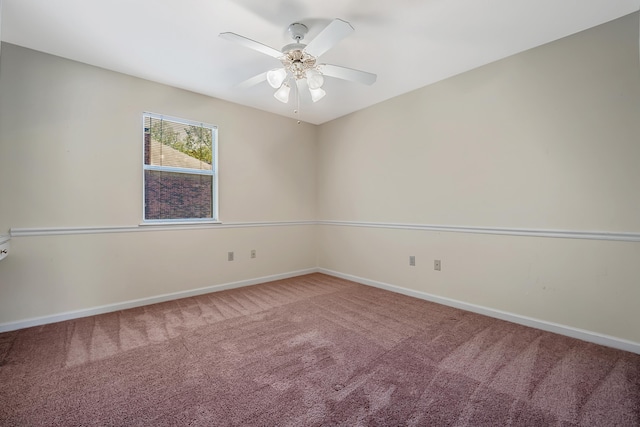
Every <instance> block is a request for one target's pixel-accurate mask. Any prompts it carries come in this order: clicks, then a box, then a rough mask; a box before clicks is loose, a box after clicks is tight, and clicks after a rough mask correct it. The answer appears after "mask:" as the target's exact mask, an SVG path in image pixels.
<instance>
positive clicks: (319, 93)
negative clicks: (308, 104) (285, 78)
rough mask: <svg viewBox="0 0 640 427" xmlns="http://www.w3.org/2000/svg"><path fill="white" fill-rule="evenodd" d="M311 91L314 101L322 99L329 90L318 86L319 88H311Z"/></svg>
mask: <svg viewBox="0 0 640 427" xmlns="http://www.w3.org/2000/svg"><path fill="white" fill-rule="evenodd" d="M309 92H310V93H311V100H312V101H313V102H318V101H320V100H321V99H322V98H324V96H325V95H326V94H327V92H325V91H324V89H322V88H317V89H311V88H310V89H309Z"/></svg>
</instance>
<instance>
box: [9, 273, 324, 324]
mask: <svg viewBox="0 0 640 427" xmlns="http://www.w3.org/2000/svg"><path fill="white" fill-rule="evenodd" d="M317 272H318V269H317V268H309V269H305V270H297V271H290V272H288V273H282V274H274V275H271V276H263V277H257V278H255V279H247V280H240V281H237V282H230V283H223V284H220V285H213V286H207V287H205V288H198V289H191V290H188V291H180V292H173V293H170V294H162V295H157V296H153V297H147V298H140V299H136V300H130V301H124V302H119V303H114V304H107V305H101V306H98V307H92V308H87V309H82V310H74V311H67V312H64V313H59V314H53V315H51V316H42V317H34V318H31V319H25V320H20V321H17V322H8V323H2V324H0V332H8V331H15V330H17V329H23V328H30V327H32V326H41V325H46V324H49V323H55V322H62V321H65V320H71V319H78V318H81V317H87V316H94V315H96V314H104V313H111V312H114V311H119V310H126V309H128V308H134V307H140V306H143V305H149V304H156V303H159V302H165V301H172V300H176V299H180V298H188V297H193V296H196V295H203V294H208V293H211V292H219V291H224V290H227V289H235V288H241V287H244V286H251V285H257V284H260V283H265V282H272V281H274V280H281V279H288V278H290V277H296V276H302V275H304V274H310V273H317Z"/></svg>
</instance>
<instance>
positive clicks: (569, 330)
mask: <svg viewBox="0 0 640 427" xmlns="http://www.w3.org/2000/svg"><path fill="white" fill-rule="evenodd" d="M317 271H318V272H320V273H324V274H328V275H330V276H335V277H339V278H341V279H346V280H351V281H352V282H357V283H360V284H363V285H368V286H374V287H376V288H381V289H385V290H388V291H391V292H396V293H399V294H403V295H408V296H411V297H415V298H420V299H423V300H426V301H431V302H435V303H438V304H442V305H447V306H450V307H455V308H459V309H461V310H466V311H471V312H473V313H478V314H483V315H485V316H489V317H494V318H496V319H501V320H506V321H508V322H512V323H517V324H519V325H524V326H529V327H532V328H536V329H541V330H543V331H548V332H553V333H556V334H560V335H565V336H568V337H571V338H577V339H579V340H582V341H587V342H591V343H594V344H599V345H604V346H607V347H612V348H617V349H619V350H624V351H630V352H632V353H637V354H640V343H637V342H633V341H628V340H625V339H621V338H616V337H612V336H609V335H603V334H599V333H596V332H591V331H586V330H583V329H578V328H573V327H571V326H565V325H560V324H558V323H553V322H547V321H545V320H540V319H534V318H532V317H527V316H521V315H519V314H514V313H509V312H506V311H502V310H496V309H493V308H487V307H483V306H479V305H475V304H470V303H467V302H463V301H458V300H454V299H450V298H445V297H439V296H436V295H432V294H428V293H426V292H420V291H414V290H412V289H407V288H402V287H400V286H395V285H390V284H388V283H383V282H378V281H375V280H370V279H365V278H362V277H358V276H352V275H350V274H344V273H340V272H337V271H333V270H328V269H326V268H318V269H317Z"/></svg>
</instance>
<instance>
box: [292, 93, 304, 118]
mask: <svg viewBox="0 0 640 427" xmlns="http://www.w3.org/2000/svg"><path fill="white" fill-rule="evenodd" d="M293 114H295V115H296V116H297V117H298V124H300V123H302V121H301V120H300V87H299V86H298V85H297V84H296V109H295V110H293Z"/></svg>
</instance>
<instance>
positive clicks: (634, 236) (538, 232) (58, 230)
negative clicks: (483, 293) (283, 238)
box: [0, 220, 640, 242]
mask: <svg viewBox="0 0 640 427" xmlns="http://www.w3.org/2000/svg"><path fill="white" fill-rule="evenodd" d="M301 225H303V226H304V225H332V226H340V227H366V228H390V229H398V230H418V231H440V232H450V233H473V234H497V235H506V236H529V237H550V238H562V239H587V240H610V241H618V242H640V233H635V232H612V231H590V230H587V231H580V230H547V229H536V228H501V227H474V226H458V225H432V224H408V223H394V222H362V221H327V220H323V221H314V220H307V221H256V222H226V223H203V224H197V223H195V224H159V225H154V224H144V225H133V226H87V227H43V228H12V229H11V230H10V231H9V232H10V236H7V238H9V237H32V236H56V235H58V236H59V235H70V234H102V233H138V232H146V231H166V230H203V229H225V228H249V227H290V226H301ZM0 239H2V236H0Z"/></svg>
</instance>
